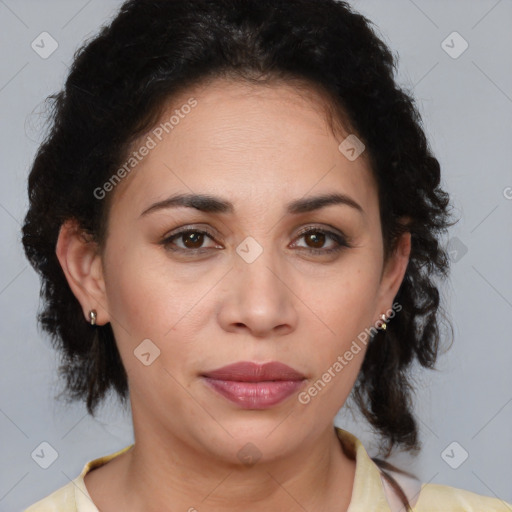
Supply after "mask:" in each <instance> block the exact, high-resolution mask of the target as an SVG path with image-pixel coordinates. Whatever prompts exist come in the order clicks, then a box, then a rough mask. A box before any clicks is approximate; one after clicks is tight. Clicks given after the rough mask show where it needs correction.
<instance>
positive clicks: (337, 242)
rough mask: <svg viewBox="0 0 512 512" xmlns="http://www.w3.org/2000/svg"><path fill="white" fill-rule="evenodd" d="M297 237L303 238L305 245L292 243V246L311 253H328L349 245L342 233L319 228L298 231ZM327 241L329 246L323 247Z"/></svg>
mask: <svg viewBox="0 0 512 512" xmlns="http://www.w3.org/2000/svg"><path fill="white" fill-rule="evenodd" d="M298 239H299V240H300V239H303V240H304V243H305V244H306V245H297V244H294V246H295V247H297V248H299V249H301V250H306V251H309V252H310V253H312V254H329V253H334V252H338V251H341V250H342V249H343V248H349V247H351V245H350V244H349V243H348V241H347V239H346V238H345V237H344V236H343V235H340V234H338V233H335V232H332V231H327V230H324V229H320V228H314V229H311V228H309V229H306V230H304V231H302V232H301V233H300V235H299V237H298ZM329 242H330V243H331V246H330V247H329V246H328V247H327V248H326V247H324V246H325V245H326V244H328V243H329Z"/></svg>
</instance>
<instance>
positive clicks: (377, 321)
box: [23, 0, 508, 512]
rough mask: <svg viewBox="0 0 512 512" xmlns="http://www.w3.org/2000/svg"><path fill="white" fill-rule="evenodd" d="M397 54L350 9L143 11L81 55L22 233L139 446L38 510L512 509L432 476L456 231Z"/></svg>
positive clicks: (91, 467) (329, 5) (80, 387)
mask: <svg viewBox="0 0 512 512" xmlns="http://www.w3.org/2000/svg"><path fill="white" fill-rule="evenodd" d="M393 66H394V60H393V58H392V56H391V54H390V52H389V50H388V49H387V48H386V46H385V45H384V43H383V42H382V41H380V40H379V39H378V38H377V37H376V35H375V34H374V33H373V31H372V30H371V28H370V24H369V22H368V21H367V20H366V19H365V18H363V17H362V16H360V15H358V14H356V13H354V12H353V11H352V10H351V9H350V8H349V6H348V5H346V4H345V3H343V2H335V1H334V0H315V1H311V0H243V1H241V0H218V1H215V2H209V1H206V0H192V1H187V2H185V1H179V0H172V1H171V0H169V1H163V0H161V1H149V0H132V1H128V2H126V3H125V4H124V5H123V6H122V8H121V11H120V13H119V14H118V15H117V17H116V18H115V19H114V21H113V22H112V24H111V25H110V26H108V27H105V28H104V29H102V31H101V33H100V34H99V35H98V36H97V37H96V38H95V39H93V40H92V41H90V42H89V43H87V44H86V45H85V46H84V47H83V48H82V49H81V51H80V52H79V53H78V54H77V56H76V57H75V61H74V63H73V66H72V68H71V71H70V74H69V77H68V79H67V82H66V86H65V88H64V90H63V91H62V92H61V93H59V94H58V95H56V96H55V97H54V117H53V125H52V129H51V131H50V133H49V136H48V138H47V140H46V141H45V143H44V144H43V145H42V146H41V148H40V149H39V152H38V154H37V156H36V159H35V162H34V165H33V168H32V171H31V174H30V178H29V194H30V208H29V211H28V214H27V217H26V220H25V224H24V226H23V243H24V247H25V250H26V254H27V256H28V258H29V260H30V261H31V263H32V265H33V266H34V267H35V268H36V270H38V271H39V272H40V274H41V276H42V279H43V291H44V298H45V309H44V311H43V313H42V315H41V322H42V325H43V326H44V327H45V329H46V330H47V331H48V332H49V333H50V334H51V335H52V336H53V339H54V341H55V345H56V347H57V348H58V349H59V350H60V351H61V352H62V356H63V365H62V372H63V375H64V376H65V379H66V382H67V389H68V392H69V395H70V396H71V397H73V398H76V399H83V400H85V401H86V404H87V408H88V411H89V412H90V413H91V414H94V411H95V408H96V407H97V405H98V404H99V403H100V402H101V400H102V399H103V398H104V396H105V394H106V393H107V392H108V391H109V390H110V389H114V390H115V391H116V392H117V393H118V395H119V397H120V399H121V400H122V402H123V403H124V404H125V405H126V403H127V401H128V400H129V403H130V405H131V411H132V417H133V425H134V434H135V443H134V444H133V445H131V446H128V447H126V448H124V449H123V450H121V451H119V452H116V453H114V454H110V455H108V456H106V457H103V458H100V459H96V460H94V461H91V462H89V463H88V464H87V465H86V466H85V467H84V470H83V471H82V473H81V474H80V475H79V476H78V477H77V478H76V479H75V480H74V482H71V483H70V484H69V485H67V486H65V487H63V488H61V489H59V490H57V491H56V492H55V493H53V494H52V495H50V496H48V497H46V498H44V499H43V500H41V501H39V502H38V503H36V504H34V505H33V506H31V507H29V508H28V509H27V510H28V511H31V512H33V511H38V510H59V511H60V510H62V511H68V510H77V511H81V512H84V511H92V510H94V511H96V510H101V511H102V512H111V511H118V510H123V511H125V512H130V511H139V510H144V511H153V510H154V511H159V512H162V511H166V510H188V511H195V510H198V511H215V512H216V511H229V510H250V511H260V510H261V511H263V510H265V511H268V510H273V511H274V510H275V511H281V510H286V511H295V510H297V511H299V510H311V511H313V510H314V511H334V510H339V511H347V510H349V511H350V512H354V511H356V510H375V511H377V510H378V511H389V510H400V509H402V510H404V509H409V510H417V511H432V510H439V511H441V510H442V511H449V510H453V511H455V510H457V511H459V510H465V511H477V510H486V511H505V510H508V508H507V504H505V503H504V502H502V501H500V500H498V499H495V498H490V497H485V496H479V495H476V494H474V493H471V492H468V491H464V490H460V489H454V488H450V487H446V486H440V485H425V484H424V485H423V486H421V484H419V485H418V483H417V482H415V481H414V480H413V479H410V478H406V477H405V476H404V475H402V474H401V473H399V472H396V471H395V472H394V476H393V475H392V474H391V473H392V472H391V471H390V468H389V466H387V465H386V463H385V462H382V461H380V460H376V461H373V460H371V459H370V458H369V457H368V454H367V453H366V451H365V449H364V447H363V445H362V444H361V442H360V441H359V440H358V439H357V437H355V436H354V435H352V434H350V433H348V432H346V431H344V430H342V429H339V428H336V427H334V423H333V421H334V417H335V415H336V413H337V412H338V411H339V409H340V408H341V407H342V406H343V405H344V404H345V402H346V400H347V398H348V397H349V395H351V393H352V394H353V396H354V398H355V400H356V401H357V403H358V404H359V406H360V408H361V410H362V412H363V413H364V414H365V416H366V418H367V419H368V420H369V422H370V424H371V425H372V426H373V427H374V428H375V429H376V430H377V431H378V432H379V433H380V434H381V438H382V451H383V454H384V455H387V454H389V452H390V451H391V449H392V448H393V447H395V446H397V447H403V448H405V449H408V450H413V451H414V450H417V449H418V448H419V440H418V431H417V425H416V422H415V419H414V416H413V414H412V408H411V405H410V384H409V377H408V371H409V369H410V366H411V364H412V363H413V362H419V364H421V365H422V366H424V367H428V368H431V367H433V365H434V363H435V360H436V355H437V347H438V343H439V329H438V316H439V314H440V304H439V292H438V289H437V287H436V285H435V284H434V279H433V278H434V277H435V275H441V276H443V277H446V276H447V274H448V258H447V255H446V253H445V251H444V250H443V249H442V248H441V247H440V245H439V236H440V234H441V233H442V232H443V231H445V230H446V229H447V227H449V226H450V225H452V223H451V222H450V219H449V216H448V207H449V197H448V195H447V193H446V192H444V191H443V190H442V189H441V188H440V187H439V183H440V169H439V163H438V161H437V160H436V158H435V157H434V156H433V155H432V154H431V152H430V150H429V148H428V145H427V142H426V138H425V135H424V133H423V131H422V129H421V127H420V119H419V115H418V113H417V111H416V109H415V107H414V105H413V101H412V99H411V98H410V97H409V96H407V95H406V94H405V93H404V92H402V91H401V90H400V89H399V88H398V87H397V86H396V84H395V82H394V79H393Z"/></svg>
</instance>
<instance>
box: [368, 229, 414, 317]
mask: <svg viewBox="0 0 512 512" xmlns="http://www.w3.org/2000/svg"><path fill="white" fill-rule="evenodd" d="M410 254H411V233H410V232H409V231H406V232H405V233H403V234H402V235H400V237H399V238H398V240H397V241H396V247H395V250H394V251H393V252H392V253H391V254H390V256H389V258H388V261H387V262H386V264H385V266H384V268H383V271H382V277H381V283H380V287H379V297H378V301H377V310H376V311H375V317H376V318H377V319H379V320H380V321H382V320H381V315H382V314H386V312H387V311H389V310H391V309H392V304H393V300H394V298H395V296H396V294H397V293H398V290H399V288H400V285H401V284H402V281H403V279H404V276H405V271H406V270H407V265H408V263H409V256H410ZM386 316H388V315H386Z"/></svg>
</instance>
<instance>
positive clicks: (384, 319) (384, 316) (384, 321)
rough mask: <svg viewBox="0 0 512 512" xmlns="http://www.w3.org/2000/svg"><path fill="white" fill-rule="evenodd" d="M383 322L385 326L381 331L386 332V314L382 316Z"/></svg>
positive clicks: (381, 327) (382, 326)
mask: <svg viewBox="0 0 512 512" xmlns="http://www.w3.org/2000/svg"><path fill="white" fill-rule="evenodd" d="M380 317H381V319H382V321H383V324H382V325H381V326H380V329H381V331H385V330H386V328H387V324H386V315H385V314H382V315H380Z"/></svg>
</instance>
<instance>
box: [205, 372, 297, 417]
mask: <svg viewBox="0 0 512 512" xmlns="http://www.w3.org/2000/svg"><path fill="white" fill-rule="evenodd" d="M201 377H202V378H203V380H204V382H205V383H206V384H207V385H208V386H209V388H210V389H212V390H214V391H215V392H217V393H219V394H220V395H221V396H223V397H224V398H226V399H228V400H230V401H231V402H232V403H235V404H236V405H238V406H239V407H242V408H244V409H267V408H269V407H272V406H274V405H277V404H279V403H281V402H283V401H284V400H285V399H286V398H288V397H289V396H291V395H292V394H294V393H295V392H296V391H298V390H299V388H301V387H302V386H303V385H304V382H305V380H306V377H305V376H304V375H303V374H301V373H300V372H298V371H297V370H294V369H293V368H291V367H290V366H288V365H285V364H283V363H279V362H271V363H266V364H263V365H260V364H257V363H252V362H239V363H234V364H231V365H228V366H224V367H222V368H219V369H217V370H213V371H210V372H207V373H204V374H202V375H201Z"/></svg>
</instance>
